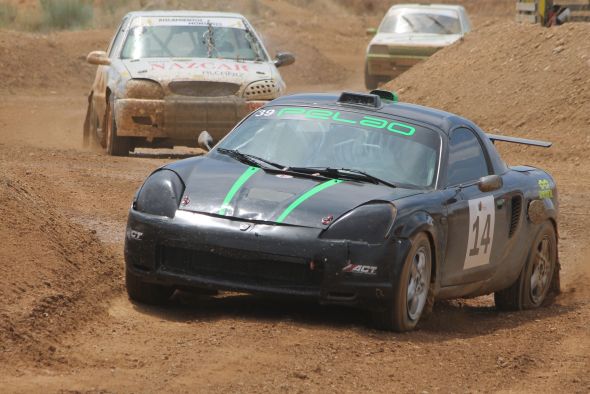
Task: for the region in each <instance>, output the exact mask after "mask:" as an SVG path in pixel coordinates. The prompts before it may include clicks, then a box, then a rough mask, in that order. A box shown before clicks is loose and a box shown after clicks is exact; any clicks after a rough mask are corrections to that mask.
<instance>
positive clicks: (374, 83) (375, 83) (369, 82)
mask: <svg viewBox="0 0 590 394" xmlns="http://www.w3.org/2000/svg"><path fill="white" fill-rule="evenodd" d="M365 87H366V88H367V89H369V90H375V89H377V88H378V87H379V78H377V77H375V76H373V75H371V74H369V65H368V64H366V63H365Z"/></svg>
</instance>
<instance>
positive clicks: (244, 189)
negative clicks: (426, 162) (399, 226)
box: [169, 156, 420, 228]
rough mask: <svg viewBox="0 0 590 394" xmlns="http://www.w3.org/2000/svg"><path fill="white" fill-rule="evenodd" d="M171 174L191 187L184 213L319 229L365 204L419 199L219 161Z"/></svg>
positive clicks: (199, 163)
mask: <svg viewBox="0 0 590 394" xmlns="http://www.w3.org/2000/svg"><path fill="white" fill-rule="evenodd" d="M179 163H182V162H179ZM169 168H170V169H172V170H174V171H175V172H177V173H178V174H179V175H180V176H181V178H183V181H184V182H185V185H186V189H185V192H184V195H183V197H182V200H181V204H180V209H181V210H187V211H193V212H200V213H206V214H214V215H223V216H228V217H236V218H240V219H244V220H252V221H264V222H274V223H284V224H291V225H298V226H306V227H315V228H325V227H327V226H328V225H329V224H330V222H332V221H333V220H337V219H338V217H340V216H342V215H343V214H345V213H347V212H349V211H350V210H352V209H354V208H356V207H358V206H360V205H363V204H365V203H368V202H371V201H393V200H396V199H398V198H402V197H407V196H410V195H414V194H418V193H420V191H418V190H413V189H403V188H391V187H388V186H384V185H376V184H373V183H369V182H357V181H349V180H344V181H339V180H328V179H311V178H309V177H299V176H296V175H295V176H291V175H285V174H280V173H279V174H277V173H275V172H266V171H264V170H262V169H259V168H256V167H248V166H246V165H244V164H242V163H240V162H237V161H235V160H233V159H229V158H227V160H226V159H225V158H221V157H219V156H218V158H211V157H210V156H209V157H205V158H203V159H202V160H197V161H194V162H192V163H191V164H190V165H183V164H178V165H173V166H170V167H169ZM325 218H329V220H324V219H325Z"/></svg>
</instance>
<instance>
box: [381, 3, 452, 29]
mask: <svg viewBox="0 0 590 394" xmlns="http://www.w3.org/2000/svg"><path fill="white" fill-rule="evenodd" d="M379 32H380V33H398V34H408V33H426V34H461V22H460V20H459V15H458V14H457V12H455V11H453V10H436V11H431V10H428V11H425V10H419V9H409V8H408V9H400V10H395V11H393V12H392V13H390V14H388V15H387V16H386V17H385V19H384V20H383V23H382V24H381V27H380V28H379Z"/></svg>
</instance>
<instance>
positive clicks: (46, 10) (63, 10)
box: [39, 0, 94, 29]
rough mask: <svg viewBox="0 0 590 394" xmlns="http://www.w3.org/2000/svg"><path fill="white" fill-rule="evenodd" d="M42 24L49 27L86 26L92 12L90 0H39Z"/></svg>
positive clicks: (68, 27) (90, 19) (69, 27)
mask: <svg viewBox="0 0 590 394" xmlns="http://www.w3.org/2000/svg"><path fill="white" fill-rule="evenodd" d="M39 3H40V5H41V11H42V14H43V25H44V26H45V27H46V28H49V29H72V28H80V27H85V26H87V25H88V24H89V23H90V22H91V21H92V17H93V14H94V9H93V6H92V0H39Z"/></svg>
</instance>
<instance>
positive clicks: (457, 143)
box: [447, 128, 489, 186]
mask: <svg viewBox="0 0 590 394" xmlns="http://www.w3.org/2000/svg"><path fill="white" fill-rule="evenodd" d="M486 175H489V169H488V164H487V161H486V157H485V155H484V152H483V149H482V147H481V144H480V143H479V140H478V139H477V137H476V136H475V134H473V132H472V131H471V130H468V129H463V128H461V129H457V130H455V131H453V134H452V135H451V139H450V142H449V164H448V167H447V184H448V185H449V186H454V185H459V184H461V183H465V182H470V181H475V180H477V179H479V178H481V177H482V176H486Z"/></svg>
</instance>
